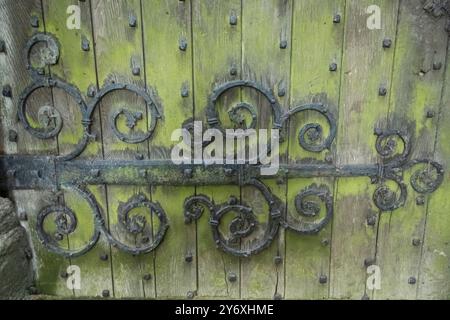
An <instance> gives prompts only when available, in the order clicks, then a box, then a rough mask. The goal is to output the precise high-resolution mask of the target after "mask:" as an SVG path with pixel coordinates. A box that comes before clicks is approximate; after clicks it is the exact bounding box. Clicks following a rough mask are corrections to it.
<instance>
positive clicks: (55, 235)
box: [0, 1, 448, 257]
mask: <svg viewBox="0 0 450 320" xmlns="http://www.w3.org/2000/svg"><path fill="white" fill-rule="evenodd" d="M436 3H438V2H436V1H434V2H433V4H434V7H433V6H431V7H426V10H427V11H429V10H433V12H435V11H436V10H438V9H439V8H440V9H439V10H441V11H442V10H444V12H447V13H448V11H446V8H447V6H448V2H447V1H445V5H444V6H437V5H436ZM439 3H444V2H442V1H441V2H439ZM439 10H438V11H439ZM438 11H436V12H438ZM441 11H439V12H441ZM38 42H46V43H47V46H46V48H47V49H46V52H45V57H44V61H45V64H46V65H53V64H56V63H57V61H58V59H59V44H58V41H57V40H56V38H54V37H53V36H51V35H49V34H40V33H39V34H36V35H34V36H33V37H32V38H31V39H30V41H29V42H28V44H27V51H26V52H27V54H26V62H27V68H28V69H29V70H30V73H31V77H32V79H33V83H32V84H31V85H30V86H29V87H27V88H26V89H25V90H24V92H23V93H22V94H21V96H20V98H19V103H18V119H19V120H20V122H21V123H22V125H23V126H24V127H25V129H26V130H27V131H28V132H29V133H30V134H32V135H33V136H35V137H37V138H39V139H49V138H53V137H56V136H57V135H58V134H59V133H60V131H61V128H62V126H63V125H64V124H63V121H62V119H61V116H60V114H59V113H58V111H57V110H56V109H53V108H51V107H46V106H44V107H42V108H41V111H42V112H40V114H41V120H42V121H39V123H40V124H41V126H42V127H41V128H36V127H33V126H32V124H31V123H30V122H29V121H28V117H27V110H26V102H27V99H28V98H29V97H30V96H31V95H32V94H33V93H34V92H35V91H36V90H38V89H40V88H59V89H61V90H64V91H65V92H66V93H67V94H68V95H69V96H71V97H72V98H73V99H74V100H75V101H76V102H77V103H78V105H79V108H80V110H81V113H82V115H83V117H82V123H81V124H82V126H83V128H84V134H83V137H82V138H81V140H80V141H79V143H78V144H77V146H76V147H75V149H74V150H73V151H71V152H70V153H68V154H66V155H64V156H59V157H39V156H31V157H30V156H29V157H27V156H22V155H10V156H2V157H0V161H1V162H0V167H3V168H6V170H5V171H6V172H7V177H8V179H7V181H6V184H7V185H8V187H9V188H10V189H14V188H16V189H33V188H41V189H51V190H60V189H61V188H65V189H66V190H67V191H70V192H73V193H75V194H78V195H79V196H81V198H82V199H83V200H84V201H86V202H87V203H88V205H89V208H90V210H91V211H92V218H93V221H94V222H93V224H94V228H93V232H92V236H91V237H90V239H89V240H88V241H87V243H86V244H85V246H84V247H82V248H75V249H68V248H66V247H64V246H61V241H62V240H64V239H65V237H68V236H70V235H71V234H73V233H74V232H76V230H77V228H78V227H80V224H79V223H78V220H77V215H76V212H74V211H72V209H70V208H69V207H67V206H63V205H60V204H57V205H51V206H47V207H45V208H43V209H42V210H41V211H40V213H39V214H38V216H37V234H38V236H39V239H40V240H41V242H42V244H43V245H44V246H46V247H47V248H48V250H50V251H52V252H54V253H56V254H59V255H62V256H65V257H76V256H80V255H83V254H85V253H86V252H88V251H89V250H90V249H92V248H93V247H94V246H95V244H96V243H97V241H98V240H99V238H100V236H101V235H103V236H104V237H105V239H106V240H107V241H108V242H109V243H110V244H111V245H112V246H114V247H116V248H118V249H120V250H123V251H125V252H128V253H130V254H133V255H138V254H145V253H149V252H151V251H153V250H154V249H155V248H157V247H158V245H159V244H160V243H161V242H162V241H163V239H164V236H165V234H166V231H167V229H168V228H169V220H168V218H167V215H166V213H165V212H164V209H163V208H162V207H161V205H160V204H159V203H157V202H153V201H151V200H149V199H148V198H147V197H146V196H145V195H144V194H138V195H135V196H133V197H131V198H130V199H129V200H128V201H126V202H125V203H120V204H119V206H118V210H117V221H118V224H117V230H110V229H109V228H108V227H107V224H106V222H105V219H104V216H105V215H104V213H103V212H102V209H101V207H100V206H99V204H98V203H97V200H96V199H95V196H94V194H93V193H92V192H91V191H89V188H88V186H89V185H102V184H103V185H108V184H123V185H146V186H148V185H149V184H151V185H209V184H221V185H226V184H234V185H239V186H241V187H247V188H254V189H256V191H257V192H259V193H260V195H261V196H262V197H263V199H264V200H265V202H266V203H267V208H268V212H267V214H268V217H267V219H265V220H264V221H265V222H264V223H260V222H259V221H258V219H257V216H256V215H255V213H254V209H253V208H252V207H250V206H249V205H247V204H246V203H243V202H241V201H239V200H238V199H237V198H236V197H233V196H231V197H230V199H229V201H228V202H226V203H222V204H216V203H214V202H213V201H212V200H211V199H210V198H209V197H208V196H206V195H201V194H200V195H193V196H191V197H188V198H187V199H185V201H184V206H183V208H180V210H184V219H185V223H187V224H188V223H192V222H194V221H196V220H198V219H201V218H202V217H203V216H204V215H205V213H206V212H208V213H209V224H210V226H211V229H212V235H213V239H212V241H214V243H215V244H216V246H217V247H218V248H220V249H221V250H223V251H225V252H227V253H229V254H232V255H236V256H242V257H248V256H250V255H254V254H257V253H259V252H261V251H262V250H264V249H265V248H267V247H268V246H269V245H270V244H271V242H272V241H273V240H274V239H275V237H276V236H277V233H278V230H279V228H280V227H283V228H286V229H288V230H291V231H293V232H296V233H299V234H306V235H307V234H315V233H318V232H320V230H322V229H323V228H324V227H325V226H326V225H327V224H328V223H329V222H330V220H331V219H332V216H333V196H332V193H331V192H330V190H329V189H328V188H327V186H324V185H316V184H312V185H310V186H308V187H306V188H305V189H303V190H300V191H299V193H298V194H297V195H296V197H295V200H294V203H293V204H292V205H293V206H292V207H293V208H295V210H296V213H297V214H294V213H293V212H287V213H286V210H285V206H286V204H285V203H283V201H281V200H280V199H278V198H277V197H276V196H275V195H274V194H273V193H272V192H271V190H270V188H269V187H268V186H266V185H265V184H264V183H263V182H262V181H261V179H260V178H261V177H262V176H261V174H260V165H259V164H256V165H249V164H245V165H211V166H204V165H202V164H200V165H189V166H182V167H180V166H177V165H174V164H173V163H172V162H171V161H170V160H167V161H152V160H143V159H142V160H139V161H133V160H127V161H126V160H114V161H108V160H88V161H83V160H77V161H70V160H73V159H75V158H76V157H77V156H79V155H80V154H81V153H82V152H83V150H84V149H85V148H86V146H87V144H88V143H89V141H90V140H91V138H92V137H93V135H92V134H91V124H92V117H93V112H94V110H95V108H96V106H97V105H98V104H99V103H100V101H101V100H102V99H103V98H104V97H105V96H106V95H108V94H111V93H113V92H115V91H118V90H127V91H130V92H132V93H134V94H136V95H137V96H140V97H141V98H142V99H143V100H144V101H145V103H146V106H147V108H148V109H147V111H148V112H146V114H147V115H149V116H151V121H150V122H149V124H148V126H147V127H146V128H147V131H146V132H139V131H137V130H136V126H137V124H138V122H139V121H143V120H144V113H140V112H139V113H136V112H131V111H129V110H128V109H126V108H122V109H120V110H119V111H118V112H116V113H115V114H113V115H112V117H111V118H110V124H111V128H112V130H113V132H114V134H115V135H116V136H117V138H118V139H120V140H121V141H123V142H125V143H130V144H133V143H140V142H143V141H146V140H148V139H150V138H151V137H152V134H153V132H154V130H155V128H156V126H157V125H158V119H160V118H161V117H162V112H161V108H160V106H159V105H158V104H157V102H156V99H154V97H152V96H151V95H150V94H148V93H147V91H146V90H144V89H142V88H139V87H137V86H134V85H130V84H118V83H112V84H109V85H106V86H105V87H104V88H102V89H100V90H99V91H98V92H95V90H91V91H92V94H91V95H90V97H91V100H90V101H89V102H85V100H84V99H83V97H82V95H81V93H80V91H79V90H78V89H77V88H76V87H74V86H72V85H70V84H68V83H66V82H64V81H62V80H60V79H57V78H54V77H48V76H45V72H44V71H43V69H38V68H35V67H32V66H31V62H30V51H31V48H32V47H33V46H34V45H35V44H36V43H38ZM240 88H249V89H251V90H254V91H256V92H258V93H259V94H260V95H261V96H262V97H264V98H265V99H267V101H268V102H269V105H270V108H271V114H272V122H271V123H272V126H273V128H275V129H281V133H282V134H283V133H284V132H285V131H286V129H287V123H288V122H289V121H288V120H289V119H290V118H291V117H294V116H297V115H299V114H301V113H303V112H306V111H308V112H311V111H312V112H316V113H317V114H319V115H321V116H322V117H324V119H325V120H326V122H327V123H328V127H329V130H327V131H326V130H324V129H323V128H322V125H321V124H319V123H308V124H306V125H304V126H303V127H302V128H301V129H300V131H299V133H298V141H297V143H298V144H299V146H300V147H302V148H303V149H305V150H308V151H310V152H322V151H324V150H327V149H330V147H331V145H332V143H333V141H334V139H335V137H336V133H337V124H336V120H335V117H334V115H333V113H332V112H330V111H329V108H328V107H327V105H325V104H322V103H309V104H304V105H299V106H295V107H293V108H291V109H290V110H289V111H288V112H283V111H282V109H281V107H280V105H279V103H278V101H277V99H276V98H275V96H274V95H273V93H272V91H271V90H269V89H267V88H264V87H263V86H261V85H260V84H258V83H255V82H253V81H249V80H236V81H231V82H227V83H225V84H222V85H221V86H219V87H217V88H216V89H215V90H214V91H213V93H212V95H211V96H210V97H209V100H208V106H207V109H206V116H207V122H208V124H209V126H210V127H212V128H217V129H219V130H224V128H223V127H222V124H221V121H220V118H219V112H218V110H217V105H218V104H217V102H218V101H219V99H220V98H221V96H222V95H224V94H225V93H226V92H228V91H229V90H234V89H240ZM228 116H229V118H230V121H231V123H232V124H233V125H234V126H235V127H238V128H256V127H257V126H258V108H256V107H255V106H252V105H251V104H248V103H239V104H237V105H235V106H233V107H231V108H229V109H228ZM119 117H124V119H125V120H126V121H125V123H126V126H127V127H128V129H129V130H130V132H128V133H124V132H122V131H120V130H119V128H118V124H117V122H118V119H119ZM246 118H247V119H248V118H250V119H251V121H250V123H249V124H247V123H246ZM184 127H185V128H187V129H188V130H192V129H193V128H192V123H191V121H187V122H186V123H185V125H184ZM325 132H328V134H327V135H326V136H324V133H325ZM375 135H376V136H377V139H376V143H375V149H376V151H377V153H378V154H379V159H380V161H379V163H375V164H366V165H345V166H336V165H335V164H333V163H332V161H325V162H321V161H318V162H316V163H311V164H300V165H297V164H281V165H280V169H279V171H278V173H276V174H275V175H273V176H272V178H273V179H278V180H279V179H281V180H282V181H286V179H289V178H303V177H304V178H313V177H356V176H366V177H369V178H370V179H371V181H372V183H374V184H376V185H377V186H376V188H375V191H374V193H373V202H374V204H375V205H376V206H377V207H378V208H379V209H380V210H381V211H392V210H395V209H397V208H399V207H401V206H403V205H404V203H405V201H406V199H407V190H408V187H407V185H406V183H405V182H404V179H403V172H404V171H405V170H407V169H410V168H412V167H414V168H415V170H414V171H413V173H412V175H411V178H410V185H411V187H412V189H413V190H414V191H415V192H417V193H419V194H428V193H431V192H433V191H435V190H436V189H437V188H438V187H439V186H440V184H441V183H442V181H443V177H444V169H443V167H442V166H441V165H440V164H439V163H437V162H435V161H432V160H429V159H410V156H411V141H410V137H408V135H407V134H405V133H402V132H400V131H397V130H384V131H383V130H381V129H376V130H375ZM280 138H281V139H282V138H283V135H281V137H280ZM281 139H280V140H281ZM280 142H283V141H280ZM123 169H126V170H125V171H126V173H123V171H122V170H123ZM264 178H268V177H267V176H264ZM393 184H394V185H395V186H396V187H395V188H393V187H392V185H393ZM136 211H139V214H137V213H136ZM291 211H293V210H291ZM285 213H286V214H285ZM230 215H232V216H231V217H232V219H224V217H225V216H230ZM152 217H153V218H152ZM154 217H156V218H154ZM50 218H53V223H54V224H55V226H56V228H53V229H52V230H56V231H52V232H48V231H46V229H45V228H44V225H45V224H46V221H47V219H50ZM225 221H228V226H227V228H221V224H222V223H225ZM155 223H156V225H158V228H156V229H157V230H156V231H154V230H153V227H152V224H155ZM224 230H225V231H226V232H225V231H224ZM118 232H119V234H120V236H118V234H117V233H118ZM122 235H124V236H122ZM127 236H128V237H131V238H132V240H133V241H131V242H130V241H128V242H127V241H124V239H123V238H124V237H125V238H126V237H127ZM248 237H252V241H251V244H249V245H246V246H244V247H243V246H241V240H245V239H246V238H248ZM255 237H256V239H255Z"/></svg>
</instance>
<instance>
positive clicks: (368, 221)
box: [367, 215, 377, 226]
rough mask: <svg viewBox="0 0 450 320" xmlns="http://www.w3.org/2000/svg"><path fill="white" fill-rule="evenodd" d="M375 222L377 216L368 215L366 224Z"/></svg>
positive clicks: (371, 224)
mask: <svg viewBox="0 0 450 320" xmlns="http://www.w3.org/2000/svg"><path fill="white" fill-rule="evenodd" d="M376 222H377V217H376V216H374V215H372V216H369V217H368V218H367V225H368V226H374V225H375V223H376Z"/></svg>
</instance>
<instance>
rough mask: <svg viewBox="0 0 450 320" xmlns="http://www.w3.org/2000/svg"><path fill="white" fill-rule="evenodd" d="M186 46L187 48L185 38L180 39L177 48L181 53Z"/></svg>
mask: <svg viewBox="0 0 450 320" xmlns="http://www.w3.org/2000/svg"><path fill="white" fill-rule="evenodd" d="M187 46H188V44H187V40H186V38H184V37H183V38H181V39H180V43H179V44H178V48H179V49H180V50H181V51H186V49H187Z"/></svg>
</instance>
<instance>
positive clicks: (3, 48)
mask: <svg viewBox="0 0 450 320" xmlns="http://www.w3.org/2000/svg"><path fill="white" fill-rule="evenodd" d="M4 52H6V44H5V41H3V40H0V53H4Z"/></svg>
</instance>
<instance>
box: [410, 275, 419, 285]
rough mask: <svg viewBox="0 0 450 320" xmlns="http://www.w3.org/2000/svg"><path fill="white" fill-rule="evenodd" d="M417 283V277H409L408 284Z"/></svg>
mask: <svg viewBox="0 0 450 320" xmlns="http://www.w3.org/2000/svg"><path fill="white" fill-rule="evenodd" d="M416 282H417V280H416V277H409V279H408V284H411V285H412V284H416Z"/></svg>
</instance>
